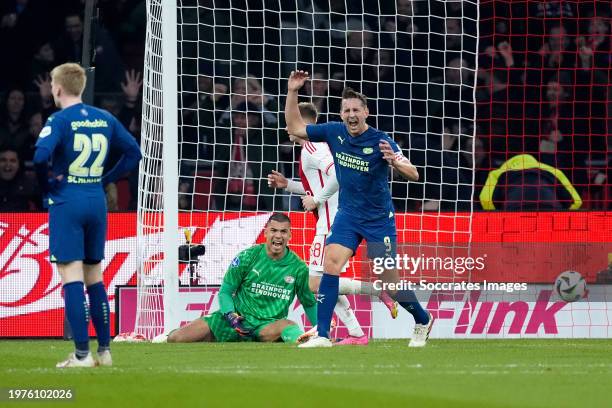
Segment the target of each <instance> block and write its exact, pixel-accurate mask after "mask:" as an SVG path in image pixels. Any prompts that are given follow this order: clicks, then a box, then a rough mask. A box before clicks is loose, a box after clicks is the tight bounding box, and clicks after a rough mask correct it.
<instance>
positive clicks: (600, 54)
mask: <svg viewBox="0 0 612 408" xmlns="http://www.w3.org/2000/svg"><path fill="white" fill-rule="evenodd" d="M610 11H612V6H611V10H610ZM578 40H579V47H578V48H579V50H580V49H581V48H582V47H588V48H589V49H590V50H592V52H593V59H594V65H595V66H596V67H598V68H604V69H610V68H612V49H611V47H610V17H609V16H608V15H605V14H604V15H596V16H592V17H591V19H590V20H589V28H588V32H587V37H586V39H585V40H580V37H579V38H578ZM580 43H581V44H580ZM585 51H586V50H585ZM581 62H583V64H582V65H583V66H584V65H585V64H584V62H585V61H584V58H581Z"/></svg>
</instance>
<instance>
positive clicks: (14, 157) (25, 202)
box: [0, 146, 42, 212]
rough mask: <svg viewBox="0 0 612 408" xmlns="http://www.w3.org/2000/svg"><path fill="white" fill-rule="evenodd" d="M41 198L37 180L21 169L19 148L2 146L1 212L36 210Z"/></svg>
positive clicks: (0, 159) (0, 165)
mask: <svg viewBox="0 0 612 408" xmlns="http://www.w3.org/2000/svg"><path fill="white" fill-rule="evenodd" d="M41 200H42V199H41V197H40V196H39V193H38V191H37V188H36V184H35V181H34V180H33V179H28V178H26V177H25V176H24V174H23V172H22V171H21V165H20V162H19V155H18V153H17V150H15V148H13V147H7V146H4V147H0V212H18V211H32V210H36V209H39V204H40V202H41Z"/></svg>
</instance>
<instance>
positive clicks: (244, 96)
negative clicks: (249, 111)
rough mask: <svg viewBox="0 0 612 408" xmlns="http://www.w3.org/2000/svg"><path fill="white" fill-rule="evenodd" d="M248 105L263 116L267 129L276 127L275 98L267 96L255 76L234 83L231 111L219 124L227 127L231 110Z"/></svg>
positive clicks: (248, 76) (239, 79) (225, 113)
mask: <svg viewBox="0 0 612 408" xmlns="http://www.w3.org/2000/svg"><path fill="white" fill-rule="evenodd" d="M245 103H248V104H249V105H251V106H252V107H253V108H254V109H256V110H258V111H259V112H261V113H262V114H263V120H264V123H263V125H264V126H265V127H276V126H277V123H278V119H277V117H276V115H277V113H276V112H278V106H277V104H276V100H275V99H274V97H273V96H271V95H269V94H266V93H265V92H264V90H263V88H262V86H261V82H260V81H259V79H257V78H256V77H255V76H253V75H250V74H249V75H247V77H246V78H235V79H234V81H233V82H232V87H231V97H230V106H229V109H230V110H227V111H225V112H223V114H222V115H221V117H220V118H219V123H220V124H222V125H224V126H226V125H227V124H228V122H229V121H230V118H231V116H232V115H231V109H236V107H238V106H241V105H242V104H245Z"/></svg>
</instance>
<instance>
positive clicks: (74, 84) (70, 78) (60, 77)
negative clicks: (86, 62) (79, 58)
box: [51, 62, 87, 96]
mask: <svg viewBox="0 0 612 408" xmlns="http://www.w3.org/2000/svg"><path fill="white" fill-rule="evenodd" d="M51 80H52V81H53V82H54V83H55V84H56V85H59V86H61V87H62V89H63V90H64V92H66V93H67V94H69V95H72V96H81V94H83V90H84V89H85V82H86V81H87V77H86V75H85V70H84V69H83V68H82V67H81V66H80V65H79V64H76V63H74V62H67V63H65V64H62V65H58V66H57V67H55V68H53V70H52V71H51Z"/></svg>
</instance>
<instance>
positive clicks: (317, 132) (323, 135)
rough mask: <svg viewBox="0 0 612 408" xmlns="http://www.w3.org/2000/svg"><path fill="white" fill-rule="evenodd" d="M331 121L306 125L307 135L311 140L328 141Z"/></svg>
mask: <svg viewBox="0 0 612 408" xmlns="http://www.w3.org/2000/svg"><path fill="white" fill-rule="evenodd" d="M330 127H331V123H321V124H319V125H306V135H308V140H310V141H311V142H327V138H328V134H329V129H330Z"/></svg>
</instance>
